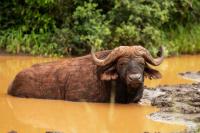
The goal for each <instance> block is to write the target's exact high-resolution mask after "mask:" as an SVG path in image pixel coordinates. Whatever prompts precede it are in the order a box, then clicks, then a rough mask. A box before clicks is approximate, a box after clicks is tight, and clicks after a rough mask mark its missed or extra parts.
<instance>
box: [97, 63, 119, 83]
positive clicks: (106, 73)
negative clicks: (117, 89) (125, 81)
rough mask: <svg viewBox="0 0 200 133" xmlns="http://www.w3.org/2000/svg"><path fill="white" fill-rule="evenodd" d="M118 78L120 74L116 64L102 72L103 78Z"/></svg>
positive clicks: (101, 77) (101, 76) (107, 79)
mask: <svg viewBox="0 0 200 133" xmlns="http://www.w3.org/2000/svg"><path fill="white" fill-rule="evenodd" d="M117 78H118V74H117V72H116V69H115V66H111V67H110V68H108V69H107V70H105V71H104V72H103V73H101V74H100V79H101V80H106V81H109V80H115V79H117Z"/></svg>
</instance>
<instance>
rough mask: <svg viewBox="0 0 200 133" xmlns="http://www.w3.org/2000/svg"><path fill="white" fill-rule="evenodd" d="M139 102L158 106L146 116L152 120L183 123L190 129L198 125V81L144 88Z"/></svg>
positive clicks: (199, 90) (199, 103) (199, 120)
mask: <svg viewBox="0 0 200 133" xmlns="http://www.w3.org/2000/svg"><path fill="white" fill-rule="evenodd" d="M141 103H142V104H150V105H152V106H156V107H158V108H160V111H159V112H155V113H152V114H150V115H149V116H148V117H150V118H151V119H153V120H156V121H164V122H168V123H179V124H185V125H187V126H188V127H189V129H190V130H196V129H197V128H198V127H199V126H200V83H193V84H190V85H189V84H180V85H174V86H168V85H164V86H158V87H156V88H145V91H144V96H143V98H142V100H141Z"/></svg>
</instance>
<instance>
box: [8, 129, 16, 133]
mask: <svg viewBox="0 0 200 133" xmlns="http://www.w3.org/2000/svg"><path fill="white" fill-rule="evenodd" d="M8 133H17V131H15V130H11V131H9V132H8Z"/></svg>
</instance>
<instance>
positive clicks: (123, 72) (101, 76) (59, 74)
mask: <svg viewBox="0 0 200 133" xmlns="http://www.w3.org/2000/svg"><path fill="white" fill-rule="evenodd" d="M158 56H159V57H158V58H156V59H154V58H153V57H152V56H151V54H150V53H149V51H148V50H147V49H145V48H144V47H142V46H120V47H117V48H115V49H113V50H112V51H111V50H110V51H109V50H107V51H101V52H97V53H96V54H95V53H94V51H91V55H86V56H82V57H77V58H71V59H66V60H62V61H55V62H48V63H42V64H35V65H33V66H32V67H30V68H27V69H25V70H23V71H21V72H19V73H18V74H17V75H16V77H15V79H14V80H13V82H12V84H11V85H10V87H9V89H8V94H10V95H13V96H17V97H26V98H42V99H62V100H69V101H87V102H109V101H110V97H111V88H114V89H113V90H114V94H115V102H117V103H130V102H138V101H139V100H140V99H141V97H142V94H143V83H144V76H146V77H149V78H150V79H152V78H154V79H156V78H161V74H160V73H159V72H158V71H157V70H154V69H152V68H150V67H149V65H148V64H147V63H149V64H151V65H154V66H158V65H160V64H161V62H162V61H163V59H164V56H163V48H161V49H160V50H159V55H158Z"/></svg>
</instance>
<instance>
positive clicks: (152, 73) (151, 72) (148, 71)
mask: <svg viewBox="0 0 200 133" xmlns="http://www.w3.org/2000/svg"><path fill="white" fill-rule="evenodd" d="M144 76H145V77H148V78H149V79H160V78H161V77H162V75H161V73H160V72H159V71H157V70H155V69H152V68H151V67H149V66H148V65H147V64H146V65H145V68H144Z"/></svg>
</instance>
